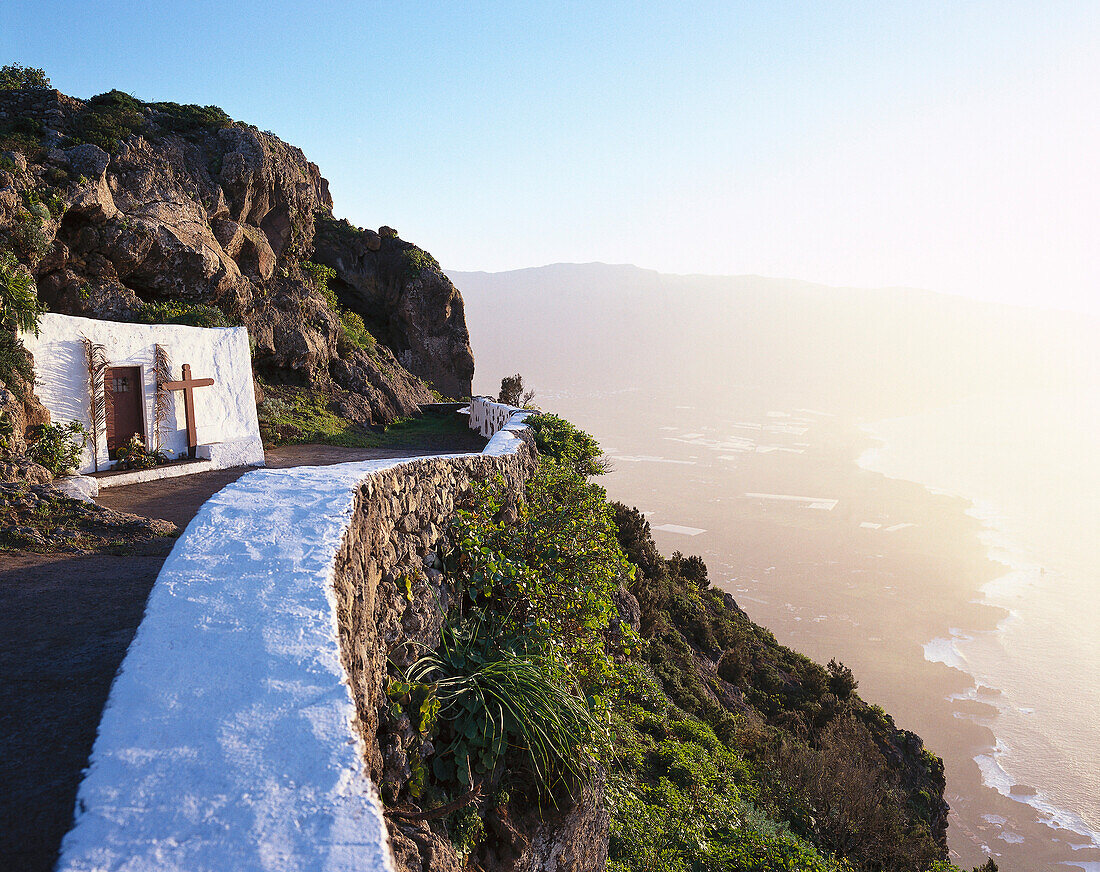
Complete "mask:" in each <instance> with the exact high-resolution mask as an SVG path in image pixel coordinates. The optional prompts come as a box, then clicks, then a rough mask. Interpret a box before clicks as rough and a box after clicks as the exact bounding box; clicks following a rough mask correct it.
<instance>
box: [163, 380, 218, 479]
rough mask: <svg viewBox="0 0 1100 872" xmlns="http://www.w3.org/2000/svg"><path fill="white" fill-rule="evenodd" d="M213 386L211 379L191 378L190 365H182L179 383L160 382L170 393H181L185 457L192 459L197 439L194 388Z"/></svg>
mask: <svg viewBox="0 0 1100 872" xmlns="http://www.w3.org/2000/svg"><path fill="white" fill-rule="evenodd" d="M212 384H214V379H212V378H195V379H193V378H191V364H189V363H185V364H184V365H183V378H182V379H180V380H179V381H169V382H161V383H160V386H161V387H162V388H167V389H168V390H170V391H183V411H184V416H185V418H186V420H187V456H188V457H190V458H192V459H194V457H195V448H197V447H198V444H199V438H198V434H197V433H196V432H195V390H194V389H195V388H208V387H210V385H212Z"/></svg>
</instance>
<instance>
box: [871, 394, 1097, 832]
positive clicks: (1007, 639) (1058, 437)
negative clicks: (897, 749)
mask: <svg viewBox="0 0 1100 872" xmlns="http://www.w3.org/2000/svg"><path fill="white" fill-rule="evenodd" d="M1059 388H1060V390H1059ZM1098 426H1100V398H1098V397H1097V395H1096V385H1095V383H1094V384H1093V385H1091V386H1089V385H1087V384H1079V385H1061V386H1053V385H1052V386H1051V391H1050V392H1040V391H1016V392H1014V391H1003V392H999V393H996V394H984V395H981V396H977V397H973V398H969V399H968V400H966V401H964V402H960V403H956V404H953V405H951V406H947V407H944V408H942V409H937V410H935V411H932V412H928V413H925V414H922V415H918V416H913V417H908V418H896V419H893V420H889V421H882V422H878V423H877V424H875V425H874V426H873V428H872V429H873V431H874V432H875V433H876V435H878V436H879V437H880V438H882V439H883V440H884V443H883V444H882V445H881V446H878V447H876V448H873V449H871V450H869V451H868V452H867V453H866V454H865V455H864V456H863V457H862V458H861V464H862V465H864V466H865V467H866V468H869V469H875V470H878V471H881V472H884V473H886V474H887V475H890V476H894V477H898V478H905V479H909V480H912V481H919V482H922V483H924V484H927V485H929V486H930V487H934V488H937V489H942V490H946V491H950V492H952V493H956V494H959V495H961V496H964V497H966V498H967V499H970V500H972V501H974V503H975V506H974V509H973V510H972V512H973V514H974V515H975V516H976V517H978V518H980V519H981V520H982V521H983V522H984V523H985V524H986V526H987V528H988V529H987V532H986V534H985V535H984V536H983V539H984V541H985V542H986V543H987V544H988V546H989V547H990V549H991V552H990V553H991V555H992V556H993V557H994V558H995V559H997V560H999V561H1003V562H1004V563H1005V574H1004V575H1002V576H1001V577H999V578H997V579H995V580H993V581H991V582H989V583H987V584H985V585H984V586H983V587H982V594H981V600H982V602H985V603H988V604H990V605H992V606H996V607H998V608H1000V609H1003V610H1005V612H1006V614H1005V616H1004V617H1003V618H1002V619H1001V620H1000V621H999V622H998V625H997V628H996V629H995V630H994V631H992V632H978V633H970V632H967V631H966V630H965V629H959V628H954V629H953V631H952V632H951V633H950V634H949V635H947V636H945V637H939V638H936V639H933V640H930V641H929V642H928V644H927V645H926V646H925V652H926V653H925V656H927V657H929V658H930V659H935V660H939V661H940V662H943V663H945V664H946V665H948V666H950V667H951V668H955V669H959V670H962V671H964V672H965V673H967V674H968V675H970V676H972V677H973V679H974V681H975V688H974V691H973V693H972V698H980V697H981V696H982V694H983V693H984V695H985V696H986V697H990V696H991V695H990V694H989V693H988V692H979V691H978V690H977V688H978V687H979V686H980V687H983V688H990V689H993V690H996V691H999V694H997V695H996V697H995V700H994V702H993V704H994V705H995V706H996V708H997V715H996V717H995V718H993V719H992V722H991V726H992V728H993V730H994V733H995V734H996V736H997V739H998V742H997V744H996V746H995V749H994V750H993V751H992V752H991V753H989V754H985V755H982V756H981V757H980V759H979V761H978V762H979V765H980V767H981V769H982V773H983V776H984V779H985V781H986V783H987V784H989V785H990V786H992V787H994V788H995V789H996V790H998V791H999V792H1001V793H1003V794H1006V795H1010V796H1018V797H1019V798H1020V799H1021V800H1023V801H1026V802H1028V803H1030V804H1032V805H1034V806H1035V807H1036V808H1038V809H1039V810H1040V812H1042V813H1043V814H1044V815H1046V816H1049V817H1050V818H1051V820H1052V821H1053V822H1055V823H1057V824H1058V825H1060V826H1064V827H1068V828H1070V829H1072V830H1075V831H1077V832H1079V833H1080V834H1081V835H1083V836H1086V838H1084V839H1082V840H1081V842H1082V843H1085V842H1090V841H1091V842H1092V843H1093V844H1094V845H1096V846H1098V847H1100V744H1098V743H1097V729H1098V727H1097V724H1098V723H1100V680H1098V678H1097V677H1098V676H1100V624H1098V622H1100V539H1098V538H1097V535H1096V522H1097V519H1100V455H1098V453H1097V451H1096V438H1097V437H1096V434H1097V433H1098V432H1100V430H1098V429H1097V428H1098ZM1015 785H1029V786H1031V787H1034V788H1036V789H1037V790H1038V793H1037V794H1034V795H1028V792H1026V791H1020V790H1019V789H1014V786H1015Z"/></svg>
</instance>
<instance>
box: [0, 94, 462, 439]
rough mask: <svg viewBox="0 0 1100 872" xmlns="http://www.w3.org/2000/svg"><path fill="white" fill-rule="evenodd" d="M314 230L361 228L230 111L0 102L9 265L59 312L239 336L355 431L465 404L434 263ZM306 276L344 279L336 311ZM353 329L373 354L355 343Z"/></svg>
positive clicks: (317, 179)
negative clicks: (338, 404)
mask: <svg viewBox="0 0 1100 872" xmlns="http://www.w3.org/2000/svg"><path fill="white" fill-rule="evenodd" d="M318 222H319V223H320V225H321V226H322V227H323V228H332V227H336V226H347V227H350V225H347V224H346V222H336V221H335V220H334V219H333V218H332V197H331V196H330V194H329V190H328V182H327V181H326V180H325V179H324V178H323V177H322V176H321V174H320V171H319V169H318V168H317V166H316V165H315V164H313V163H311V162H310V161H308V160H307V159H306V158H305V156H304V155H303V154H302V152H301V150H299V149H297V148H295V147H293V146H290V145H288V144H286V143H285V142H283V141H282V140H280V139H279V138H278V137H276V136H274V135H273V134H271V133H267V132H261V131H259V130H257V129H256V128H254V127H252V126H250V125H246V124H241V123H237V122H233V121H232V120H231V119H229V118H228V117H227V116H225V114H224V113H222V112H221V110H219V109H216V108H214V107H198V106H179V105H177V104H172V103H156V104H147V103H142V102H140V101H138V100H135V99H134V98H133V97H130V96H129V95H127V94H122V93H120V92H116V91H112V92H110V93H108V94H104V95H100V96H98V97H93V98H92V99H91V100H89V101H81V100H76V99H73V98H71V97H66V96H65V95H63V94H60V93H59V92H57V91H4V92H0V247H3V248H5V249H9V250H11V251H12V252H13V253H14V254H15V255H16V256H17V257H18V258H19V260H20V261H21V262H22V263H24V264H26V265H27V266H28V267H29V268H30V269H31V271H32V273H33V276H34V279H35V282H36V284H37V288H38V296H39V298H40V299H41V300H42V301H43V302H45V303H46V305H47V306H48V307H49V309H50V310H51V311H55V312H61V313H64V314H73V315H82V316H86V317H94V318H107V319H117V320H154V321H155V320H163V319H169V318H176V317H179V316H180V315H181V314H182V315H184V316H188V313H192V314H193V313H195V312H198V313H200V314H201V316H202V319H204V320H202V321H200V322H199V323H205V324H216V323H219V322H220V321H222V320H224V321H226V322H229V323H243V324H245V325H246V326H247V327H248V328H249V332H250V334H251V336H252V338H253V341H254V347H255V356H254V365H255V368H256V370H257V372H258V373H260V374H261V375H263V376H264V377H266V378H268V379H270V380H271V381H273V382H292V383H298V384H308V385H311V386H314V387H326V386H329V385H332V384H335V385H337V386H338V387H339V388H340V389H342V391H344V392H347V393H350V394H353V395H357V396H358V397H359V399H358V400H357V399H354V398H351V399H345V405H347V406H348V407H349V408H350V409H353V410H354V411H355V415H354V419H355V420H356V421H357V422H360V423H366V424H382V423H386V422H388V421H390V420H392V419H393V418H394V417H396V416H398V415H407V414H410V413H413V412H415V410H416V407H417V405H418V404H420V403H423V402H430V401H431V399H432V393H431V388H432V387H434V388H435V389H436V390H437V391H439V392H441V393H443V394H448V395H451V396H457V397H462V396H466V395H468V394H469V392H470V384H471V379H472V376H473V356H472V353H471V351H470V347H469V337H468V333H467V330H466V324H465V319H464V314H463V307H462V298H461V296H460V295H459V293H458V291H457V290H455V288H454V287H453V286H452V285H451V284H450V282H449V281H448V280H447V279H446V278H445V277H444V276H443V275H442V273H441V272H440V271H439V269H438V266H437V265H436V264H435V261H434V260H433V259H431V257H430V256H429V255H426V254H425V253H424V252H422V251H421V250H420V249H418V248H415V247H414V246H411V245H410V244H409V243H406V242H402V241H401V240H399V239H397V238H396V236H395V235H391V234H392V231H389V228H383V230H384V231H386V232H384V233H383V232H380V233H374V232H373V231H359V230H356V231H354V236H355V240H354V244H352V243H350V242H349V241H348V240H344V239H342V238H339V239H338V238H336V237H334V236H333V235H332V234H331V233H324V234H322V235H321V236H319V237H317V236H316V235H315V231H316V227H317V223H318ZM315 245H316V246H317V252H316V253H315V252H314V247H315ZM408 252H412V253H413V254H412V255H409V254H408ZM310 261H317V262H320V263H333V264H334V265H336V268H337V272H338V278H337V279H336V280H335V281H334V282H333V289H334V290H336V292H337V296H338V298H339V301H338V304H336V300H335V299H334V298H333V297H332V295H331V294H330V293H328V292H326V289H325V287H324V282H323V281H322V282H318V281H317V279H316V277H315V275H314V274H311V273H309V272H307V271H305V270H303V264H306V263H308V262H310ZM417 265H421V266H420V267H419V268H418V266H417ZM344 310H346V311H344ZM347 312H351V313H355V314H358V315H359V316H360V317H361V318H362V319H363V321H364V322H365V323H366V324H367V327H368V329H369V330H370V331H371V332H372V333H373V334H374V337H375V338H376V339H377V340H378V341H379V345H378V346H375V345H374V343H373V341H370V342H366V343H364V342H363V341H362V337H360V338H359V340H358V341H348V334H347V330H346V329H345V324H344V320H345V319H346V318H347V317H348V315H347ZM191 323H195V322H191ZM383 346H385V347H387V348H388V349H389V352H392V353H389V352H387V351H385V350H383V349H382V347H383Z"/></svg>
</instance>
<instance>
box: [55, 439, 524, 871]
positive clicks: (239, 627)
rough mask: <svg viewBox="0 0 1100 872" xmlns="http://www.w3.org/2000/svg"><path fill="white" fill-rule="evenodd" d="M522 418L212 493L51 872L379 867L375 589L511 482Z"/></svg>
mask: <svg viewBox="0 0 1100 872" xmlns="http://www.w3.org/2000/svg"><path fill="white" fill-rule="evenodd" d="M525 429H526V428H524V427H523V425H522V424H521V423H520V422H519V421H517V420H513V421H511V422H510V423H507V424H506V425H505V426H504V428H503V429H501V430H499V431H498V432H497V433H496V434H495V435H494V437H493V439H492V440H491V441H490V443H489V445H488V446H486V450H485V451H484V452H482V453H481V454H465V455H441V456H437V457H428V458H414V459H409V460H378V461H365V462H360V463H346V464H338V465H336V466H324V467H298V468H294V469H278V470H262V471H257V472H253V473H250V474H248V475H245V476H243V477H242V478H240V479H239V480H238V481H237V482H235V483H234V484H231V485H229V486H228V487H227V488H225V489H224V490H222V491H220V492H219V493H218V494H216V495H215V496H214V497H213V498H212V499H210V500H209V501H208V502H207V503H206V504H205V505H204V506H203V507H202V508H201V509H200V510H199V513H198V514H197V515H196V516H195V518H194V520H193V521H192V522H191V523H190V524H189V525H188V527H187V530H186V531H185V533H184V535H183V536H182V537H181V538H180V539H179V541H178V542H177V543H176V546H175V547H174V548H173V550H172V553H171V555H170V556H169V558H168V560H167V561H166V563H165V565H164V568H163V569H162V571H161V573H160V575H159V577H158V578H157V582H156V584H155V586H154V588H153V591H152V593H151V595H150V597H149V601H148V604H147V606H146V613H145V618H144V620H143V621H142V623H141V626H140V627H139V628H138V631H137V634H136V635H135V637H134V640H133V642H132V643H131V645H130V649H129V650H128V652H127V654H126V659H125V660H124V661H123V664H122V667H121V669H120V670H119V674H118V676H117V677H116V678H115V682H114V684H113V686H112V688H111V695H110V698H109V700H108V702H107V706H106V708H105V709H104V714H103V720H102V721H101V723H100V726H99V731H98V735H97V738H96V742H95V746H94V748H93V751H92V755H91V760H90V765H89V768H88V771H87V773H86V775H85V778H84V781H83V783H82V784H81V786H80V790H79V792H78V794H77V811H76V819H75V824H74V826H73V829H72V830H71V831H70V832H69V833H68V834H67V835H66V837H65V839H64V840H63V842H62V846H61V858H60V861H59V863H58V866H57V869H58V870H59V872H78V870H79V872H91V870H97V872H115V870H126V872H154V870H156V872H162V870H163V872H184V870H187V872H190V870H197V869H209V870H223V869H224V870H229V869H232V870H234V872H260V870H263V872H291V870H294V872H322V870H325V872H345V870H346V872H351V870H359V872H391V870H392V869H393V855H392V850H391V845H390V836H389V834H388V832H387V828H386V823H385V819H384V818H383V815H382V808H381V805H380V802H379V800H378V796H377V792H376V789H375V786H374V784H373V783H372V782H371V780H370V778H369V773H370V772H371V771H373V772H376V773H377V772H378V771H379V770H380V766H381V760H380V755H381V751H380V750H379V749H378V747H377V739H376V738H374V737H373V736H372V733H371V727H372V726H373V727H374V728H377V719H374V720H373V724H372V723H371V721H372V712H373V711H374V710H375V706H376V703H377V700H376V699H375V697H377V693H378V687H379V686H380V682H381V674H380V673H379V672H378V670H379V669H381V670H383V671H384V668H385V667H384V663H385V660H384V657H382V656H381V652H382V649H381V648H379V645H380V644H381V643H382V642H384V641H385V637H386V633H387V628H388V627H390V624H392V623H393V620H392V616H393V614H395V613H394V612H393V610H392V609H390V610H388V611H387V610H384V609H383V610H382V611H379V610H380V609H381V602H382V601H384V600H385V599H386V597H385V596H384V594H382V593H379V591H380V590H381V589H382V588H387V589H388V588H394V586H393V585H392V584H388V583H387V581H386V574H387V573H392V572H394V571H396V569H395V568H396V567H398V566H401V565H408V564H411V565H417V564H418V563H419V564H420V565H423V562H422V561H423V558H424V557H425V555H427V554H428V553H429V551H431V549H433V548H435V547H436V546H437V544H438V543H439V540H440V538H441V537H442V535H443V531H444V530H445V529H446V525H447V521H448V520H449V518H450V517H451V516H452V515H453V512H454V509H455V504H456V501H457V500H458V498H459V497H460V495H461V492H462V490H463V489H464V488H465V487H466V486H467V485H468V483H469V481H470V479H471V478H474V477H480V476H483V475H495V474H497V473H499V474H501V475H502V476H503V477H504V479H505V480H506V481H507V482H508V483H509V486H510V488H511V489H512V490H513V491H515V490H517V489H521V488H522V483H523V481H525V480H526V477H527V476H528V475H529V474H530V472H531V470H532V469H533V468H534V462H535V460H534V454H533V451H532V450H531V448H530V447H529V444H528V443H527V442H525V440H524V438H523V435H524V434H523V431H524V430H525ZM387 585H388V587H387ZM394 591H396V588H394V589H393V591H391V593H393V592H394ZM378 597H382V599H381V600H379V599H378ZM389 599H390V600H393V601H395V602H399V603H400V604H402V605H404V604H406V602H407V601H406V600H405V598H404V595H403V593H402V594H401V595H396V594H395V595H394V596H391V597H389ZM383 614H385V615H389V616H390V617H389V618H386V619H383V618H381V617H380V616H381V615H383ZM396 620H397V621H398V622H399V623H401V624H402V625H403V624H405V623H408V616H406V617H405V618H402V617H401V616H400V615H398V616H397V618H396ZM410 626H411V625H410ZM390 629H392V627H390ZM422 629H423V628H422ZM379 663H381V664H382V665H381V666H379V665H378V664H379ZM401 838H403V837H402V836H401V835H400V834H395V840H396V841H395V844H396V845H398V846H400V845H401ZM405 841H407V839H405ZM406 847H407V846H406Z"/></svg>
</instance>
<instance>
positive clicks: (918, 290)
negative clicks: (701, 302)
mask: <svg viewBox="0 0 1100 872" xmlns="http://www.w3.org/2000/svg"><path fill="white" fill-rule="evenodd" d="M557 267H606V268H608V269H631V270H638V271H639V272H643V273H652V274H654V275H658V276H669V277H671V278H681V279H761V280H764V281H772V282H780V283H783V284H785V285H803V286H806V287H811V288H820V289H824V290H834V291H872V292H874V291H881V292H884V293H885V292H895V291H901V292H905V293H915V294H927V295H929V296H934V297H948V298H951V299H958V300H966V301H969V302H973V303H980V304H988V305H991V306H1004V307H1006V308H1010V309H1034V310H1038V311H1040V312H1054V313H1073V314H1077V315H1085V316H1086V317H1088V318H1091V319H1095V320H1096V321H1097V322H1098V324H1100V292H1098V294H1097V298H1096V300H1095V306H1093V307H1091V308H1073V307H1069V306H1054V305H1044V304H1043V302H1042V301H1038V302H1036V301H1027V302H1013V301H1010V300H998V299H992V298H987V297H978V296H974V295H972V294H965V293H961V292H958V291H938V290H932V289H930V288H922V287H917V286H914V285H904V284H896V285H890V284H885V285H868V284H831V283H829V282H820V281H813V280H810V279H803V278H798V277H797V276H788V275H764V274H761V273H708V272H669V271H664V270H658V269H652V268H650V267H645V266H639V265H638V264H635V263H612V262H609V261H604V260H589V261H570V260H559V261H554V262H553V263H544V264H538V265H535V266H520V267H514V268H512V269H501V270H487V269H456V268H452V267H450V266H447V265H444V266H443V267H442V269H443V272H444V273H446V274H447V276H448V277H450V278H451V280H452V281H453V282H454V284H455V286H456V287H457V288H458V290H459V292H460V293H461V291H462V285H461V281H462V277H463V276H467V275H471V276H504V275H510V274H515V273H532V272H537V271H539V270H547V269H555V268H557Z"/></svg>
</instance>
